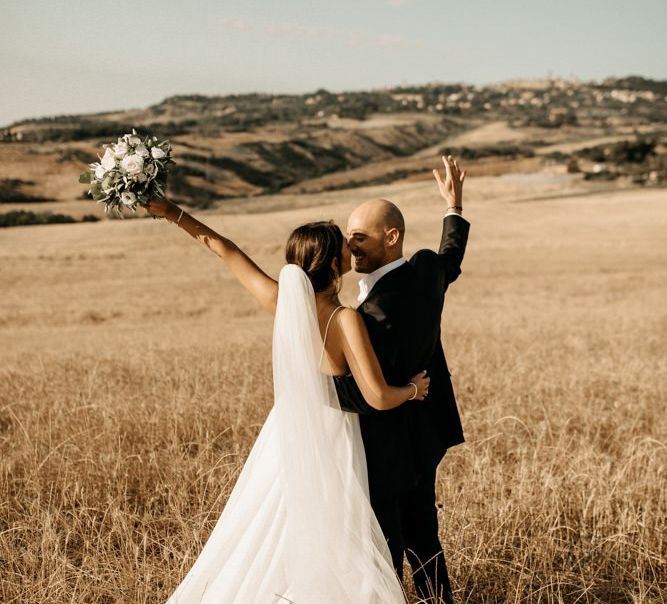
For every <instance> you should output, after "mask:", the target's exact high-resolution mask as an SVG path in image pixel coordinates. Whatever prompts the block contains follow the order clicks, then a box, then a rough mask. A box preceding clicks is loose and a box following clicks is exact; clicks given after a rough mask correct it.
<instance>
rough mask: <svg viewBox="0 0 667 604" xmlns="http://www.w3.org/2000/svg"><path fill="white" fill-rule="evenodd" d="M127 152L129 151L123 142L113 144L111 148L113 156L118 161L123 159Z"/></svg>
mask: <svg viewBox="0 0 667 604" xmlns="http://www.w3.org/2000/svg"><path fill="white" fill-rule="evenodd" d="M129 150H130V148H129V147H128V145H127V143H126V142H124V141H120V142H118V143H117V144H115V145H114V147H113V152H114V155H115V156H116V157H117V158H118V159H123V157H125V156H126V155H127V152H128V151H129Z"/></svg>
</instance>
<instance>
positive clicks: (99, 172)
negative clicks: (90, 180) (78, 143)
mask: <svg viewBox="0 0 667 604" xmlns="http://www.w3.org/2000/svg"><path fill="white" fill-rule="evenodd" d="M106 173H107V171H106V170H105V169H104V166H103V165H102V164H97V166H95V178H97V180H102V179H103V178H104V175H105V174H106Z"/></svg>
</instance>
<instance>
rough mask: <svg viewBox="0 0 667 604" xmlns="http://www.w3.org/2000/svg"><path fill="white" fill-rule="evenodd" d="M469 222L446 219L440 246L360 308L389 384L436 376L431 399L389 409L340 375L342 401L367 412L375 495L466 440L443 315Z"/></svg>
mask: <svg viewBox="0 0 667 604" xmlns="http://www.w3.org/2000/svg"><path fill="white" fill-rule="evenodd" d="M469 226H470V225H469V223H468V222H467V221H466V220H463V219H462V218H460V217H459V216H452V215H450V216H447V217H445V218H444V220H443V231H442V240H441V242H440V248H439V250H438V252H437V253H436V252H434V251H432V250H419V251H418V252H417V253H416V254H415V255H414V256H412V258H410V260H409V262H407V263H405V264H403V265H402V266H400V267H398V268H396V269H394V270H392V271H391V272H389V273H387V274H386V275H385V276H383V277H382V278H381V279H379V280H378V281H377V283H376V284H375V286H374V287H373V288H372V290H371V291H370V292H369V294H368V296H367V297H366V299H365V300H364V301H363V302H362V303H361V305H360V306H359V308H358V309H357V310H358V311H359V312H360V313H361V315H362V317H363V319H364V322H365V324H366V327H367V328H368V333H369V335H370V339H371V342H372V344H373V348H374V350H375V353H376V354H377V356H378V360H379V361H380V366H381V367H382V372H383V374H384V377H385V380H386V381H387V383H388V384H391V385H394V386H404V385H405V384H407V382H409V381H410V378H411V377H412V376H413V375H415V374H416V373H418V372H419V371H421V370H423V369H426V370H427V371H428V374H429V376H430V378H431V383H430V386H429V395H428V397H427V398H426V399H425V400H424V401H409V402H407V403H404V404H403V405H401V406H400V407H396V408H394V409H391V410H389V411H377V410H375V409H373V408H372V407H371V406H370V405H368V403H366V401H365V400H364V398H363V395H362V394H361V392H360V390H359V388H358V386H357V385H356V383H355V381H354V379H353V378H352V377H351V376H342V377H335V378H334V382H335V384H336V390H337V392H338V398H339V400H340V403H341V407H342V408H343V409H345V410H347V411H354V412H356V413H359V414H360V418H359V419H360V424H361V433H362V437H363V440H364V447H365V451H366V460H367V465H368V476H369V485H370V489H371V496H372V497H375V498H377V497H383V496H391V495H392V494H398V493H400V492H401V491H404V490H406V489H409V488H410V487H411V486H412V485H413V484H414V482H415V480H416V479H417V477H418V475H419V474H420V473H421V472H425V471H427V470H428V469H430V468H433V467H435V466H437V464H438V463H439V461H440V460H441V459H442V456H443V455H444V454H445V451H446V450H447V448H449V447H451V446H453V445H456V444H459V443H462V442H463V440H464V438H463V429H462V427H461V420H460V417H459V412H458V409H457V406H456V399H455V397H454V390H453V388H452V382H451V378H450V373H449V370H448V368H447V362H446V360H445V355H444V351H443V349H442V342H441V333H440V321H441V315H442V310H443V306H444V300H445V292H446V291H447V287H448V286H449V284H450V283H452V282H453V281H454V280H455V279H456V278H457V277H458V276H459V274H460V273H461V261H462V260H463V255H464V252H465V247H466V243H467V240H468V230H469Z"/></svg>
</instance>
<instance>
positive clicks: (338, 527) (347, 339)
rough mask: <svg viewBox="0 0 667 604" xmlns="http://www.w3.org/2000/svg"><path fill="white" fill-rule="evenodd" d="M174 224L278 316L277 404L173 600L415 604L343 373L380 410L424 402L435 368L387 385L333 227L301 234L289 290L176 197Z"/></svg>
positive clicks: (307, 228) (154, 209)
mask: <svg viewBox="0 0 667 604" xmlns="http://www.w3.org/2000/svg"><path fill="white" fill-rule="evenodd" d="M145 208H146V210H147V211H148V213H149V214H151V215H153V216H155V217H165V218H166V219H167V220H169V221H170V222H175V223H176V224H178V226H179V227H180V228H181V229H183V230H184V231H186V232H187V233H188V234H190V235H191V236H192V237H194V238H195V239H196V240H198V241H199V242H201V243H202V244H204V245H205V246H207V247H208V248H209V249H210V250H211V251H213V252H214V253H215V254H217V255H218V256H220V257H221V258H222V259H223V260H224V261H225V262H226V264H227V266H228V268H229V269H230V270H231V271H232V273H233V274H234V275H235V276H236V277H237V279H238V280H239V281H240V282H241V284H242V285H243V286H244V287H245V288H246V289H248V291H250V293H251V294H253V295H254V296H255V297H256V298H257V300H258V301H259V302H260V304H261V305H262V306H263V307H264V308H265V309H266V310H268V311H270V312H272V313H274V314H275V320H274V328H273V381H274V405H273V407H272V408H271V410H270V412H269V414H268V417H267V418H266V421H265V423H264V425H263V426H262V429H261V430H260V433H259V435H258V437H257V440H256V441H255V443H254V445H253V447H252V449H251V451H250V454H249V455H248V459H247V460H246V462H245V465H244V466H243V469H242V470H241V473H240V475H239V477H238V480H237V482H236V484H235V486H234V488H233V490H232V493H231V495H230V497H229V499H228V501H227V504H226V505H225V508H224V510H223V511H222V514H221V515H220V518H219V519H218V522H217V524H216V526H215V528H214V529H213V532H212V533H211V535H210V536H209V538H208V541H207V542H206V544H205V546H204V548H203V550H202V552H201V553H200V555H199V557H198V558H197V560H196V561H195V563H194V565H193V566H192V568H191V569H190V571H189V572H188V573H187V575H186V577H185V578H184V579H183V581H182V582H181V584H180V585H179V586H178V588H177V589H176V591H175V592H174V593H173V594H172V596H171V597H170V598H169V600H168V604H195V603H203V604H213V603H215V604H230V603H234V604H272V603H276V604H277V603H281V602H283V603H289V602H291V603H294V604H347V603H349V604H402V603H404V602H405V597H404V593H403V589H402V586H401V583H400V581H399V579H398V577H397V576H396V573H395V571H394V569H393V566H392V562H391V556H390V554H389V549H388V547H387V543H386V541H385V539H384V536H383V534H382V531H381V529H380V526H379V524H378V521H377V519H376V517H375V515H374V513H373V510H372V508H371V505H370V500H369V495H368V477H367V474H366V460H365V456H364V449H363V442H362V439H361V433H360V430H359V417H358V415H356V414H353V413H347V412H345V411H342V410H341V408H340V405H339V402H338V397H337V395H336V390H335V387H334V385H333V376H335V375H344V374H348V373H350V372H351V373H352V375H353V376H354V378H355V380H356V382H357V383H358V384H359V387H360V389H361V392H362V393H363V395H364V398H365V399H366V401H367V402H368V403H369V404H370V405H371V406H373V407H374V408H376V409H378V410H384V409H391V408H394V407H396V406H398V405H400V404H402V403H403V402H405V401H407V400H414V399H420V400H421V399H423V398H424V396H425V395H426V394H427V393H428V385H429V378H428V377H427V376H426V372H422V373H420V374H418V375H416V376H414V377H413V378H412V381H411V382H410V383H408V384H406V385H405V386H403V387H393V386H389V385H387V384H386V382H385V380H384V377H383V375H382V371H381V369H380V365H379V362H378V360H377V357H376V356H375V353H374V352H373V348H372V347H371V344H370V340H369V337H368V333H367V331H366V327H365V325H364V323H363V320H362V318H361V316H360V315H359V314H358V313H357V312H356V311H355V310H353V309H351V308H345V307H343V306H342V305H341V304H340V301H339V299H338V292H339V290H340V284H341V278H342V276H343V274H345V273H346V272H348V271H349V270H350V266H351V262H350V250H349V248H348V245H347V242H346V240H345V238H344V237H343V234H342V233H341V231H340V229H339V228H338V227H337V226H336V225H335V224H333V222H315V223H310V224H305V225H303V226H300V227H298V228H297V229H296V230H294V232H293V233H292V234H291V235H290V237H289V240H288V241H287V246H286V261H287V264H286V265H285V266H284V267H283V268H282V269H281V271H280V276H279V279H278V281H277V282H276V281H275V280H274V279H272V278H271V277H269V276H268V275H267V274H266V273H264V272H263V271H262V270H261V269H260V268H259V267H258V266H257V265H256V264H255V263H254V262H253V261H252V260H251V259H250V258H249V257H248V256H247V255H246V254H245V253H244V252H242V251H241V250H240V249H239V248H238V247H237V246H236V245H235V244H234V243H233V242H232V241H230V240H228V239H226V238H225V237H223V236H221V235H219V234H218V233H216V232H214V231H213V230H211V229H210V228H209V227H207V226H206V225H204V224H202V223H201V222H199V221H198V220H196V219H195V218H194V217H192V216H191V215H189V214H187V213H185V212H184V211H183V210H181V209H180V208H179V207H178V206H176V205H175V204H173V203H172V202H170V201H168V200H165V199H158V200H151V201H150V202H149V203H148V204H147V205H146V206H145Z"/></svg>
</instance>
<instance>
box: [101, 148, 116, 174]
mask: <svg viewBox="0 0 667 604" xmlns="http://www.w3.org/2000/svg"><path fill="white" fill-rule="evenodd" d="M102 166H104V169H105V170H107V171H109V170H113V169H114V168H115V167H116V157H115V155H114V152H113V151H112V150H111V149H110V148H109V147H107V150H106V151H105V152H104V157H102Z"/></svg>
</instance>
